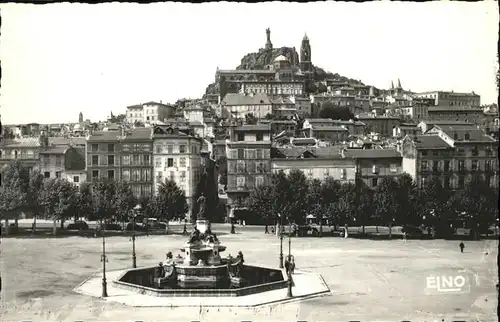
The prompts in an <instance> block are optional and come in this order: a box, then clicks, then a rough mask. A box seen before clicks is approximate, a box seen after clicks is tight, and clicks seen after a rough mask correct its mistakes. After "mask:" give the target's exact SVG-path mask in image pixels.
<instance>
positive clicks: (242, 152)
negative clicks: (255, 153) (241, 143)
mask: <svg viewBox="0 0 500 322" xmlns="http://www.w3.org/2000/svg"><path fill="white" fill-rule="evenodd" d="M238 159H240V160H242V159H245V150H244V149H238Z"/></svg>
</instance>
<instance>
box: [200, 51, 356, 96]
mask: <svg viewBox="0 0 500 322" xmlns="http://www.w3.org/2000/svg"><path fill="white" fill-rule="evenodd" d="M280 55H283V56H285V57H287V58H288V60H289V61H290V62H291V64H292V66H293V67H294V69H296V70H298V69H299V54H298V52H297V50H296V49H295V47H293V48H292V47H281V48H274V49H272V50H270V51H266V50H263V49H261V50H260V51H259V52H256V53H249V54H246V55H245V56H244V57H243V58H242V59H241V63H240V65H239V66H238V67H236V69H265V68H266V65H268V64H270V63H272V62H273V61H274V60H275V59H276V57H278V56H280ZM325 79H335V80H338V81H341V82H348V83H349V84H363V83H362V82H361V81H359V80H356V79H351V78H348V77H345V76H341V75H339V74H336V73H335V74H334V73H331V72H326V71H325V70H323V69H322V68H320V67H317V66H314V80H315V83H316V84H315V85H316V88H317V89H318V91H320V92H321V91H325V90H326V88H324V87H322V86H318V85H319V84H318V83H319V82H321V81H324V80H325ZM322 89H323V90H322ZM215 93H217V87H216V84H215V83H212V84H210V85H208V87H207V89H206V91H205V94H215Z"/></svg>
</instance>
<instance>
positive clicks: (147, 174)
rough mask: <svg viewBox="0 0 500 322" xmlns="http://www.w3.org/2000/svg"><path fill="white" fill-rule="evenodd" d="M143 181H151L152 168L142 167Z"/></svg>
mask: <svg viewBox="0 0 500 322" xmlns="http://www.w3.org/2000/svg"><path fill="white" fill-rule="evenodd" d="M142 181H151V170H150V169H142Z"/></svg>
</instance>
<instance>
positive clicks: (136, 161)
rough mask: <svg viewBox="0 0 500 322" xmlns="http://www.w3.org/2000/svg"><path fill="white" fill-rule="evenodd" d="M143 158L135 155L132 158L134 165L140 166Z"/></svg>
mask: <svg viewBox="0 0 500 322" xmlns="http://www.w3.org/2000/svg"><path fill="white" fill-rule="evenodd" d="M140 160H141V156H140V155H139V154H134V155H133V156H132V165H140V163H141V161H140Z"/></svg>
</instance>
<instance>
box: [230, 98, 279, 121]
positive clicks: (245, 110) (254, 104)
mask: <svg viewBox="0 0 500 322" xmlns="http://www.w3.org/2000/svg"><path fill="white" fill-rule="evenodd" d="M221 107H222V108H223V109H225V111H226V112H227V113H228V114H229V117H230V118H236V119H245V116H247V115H248V114H252V115H253V116H254V117H256V118H265V117H266V115H268V114H272V113H273V109H272V104H271V100H270V99H269V97H268V96H267V95H266V94H248V95H242V94H227V95H226V96H225V97H224V99H223V101H222V102H221ZM223 114H224V113H223Z"/></svg>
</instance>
